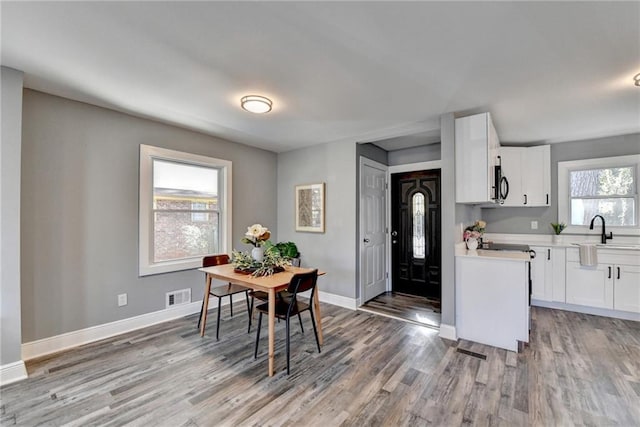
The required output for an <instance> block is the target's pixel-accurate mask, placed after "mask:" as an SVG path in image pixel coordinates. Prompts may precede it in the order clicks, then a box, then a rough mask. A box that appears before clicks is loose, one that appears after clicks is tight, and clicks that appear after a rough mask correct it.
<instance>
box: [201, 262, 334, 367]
mask: <svg viewBox="0 0 640 427" xmlns="http://www.w3.org/2000/svg"><path fill="white" fill-rule="evenodd" d="M199 270H200V271H202V272H204V273H205V275H206V284H205V292H204V307H209V291H210V290H211V281H212V280H213V279H218V280H222V281H224V282H230V283H237V284H240V285H244V286H247V287H249V288H252V289H254V290H259V291H264V292H267V294H268V295H269V302H268V305H269V376H273V371H274V362H275V320H276V316H275V310H276V294H277V293H278V292H280V291H283V290H285V289H287V287H288V286H289V282H290V281H291V278H292V277H293V275H294V274H296V273H308V272H310V271H313V269H311V268H301V267H293V266H287V267H286V269H285V271H283V272H280V273H275V274H273V275H271V276H262V277H254V276H252V275H251V274H244V273H237V272H235V271H234V267H233V264H224V265H216V266H214V267H203V268H200V269H199ZM324 274H326V273H325V272H323V271H318V276H322V275H324ZM314 292H315V295H314V297H313V311H314V312H315V316H316V323H317V327H318V340H319V341H320V345H322V343H323V338H322V315H321V313H320V300H319V298H318V286H316V287H315V290H314ZM249 315H251V314H249ZM206 322H207V310H202V318H201V321H200V336H204V329H205V325H206Z"/></svg>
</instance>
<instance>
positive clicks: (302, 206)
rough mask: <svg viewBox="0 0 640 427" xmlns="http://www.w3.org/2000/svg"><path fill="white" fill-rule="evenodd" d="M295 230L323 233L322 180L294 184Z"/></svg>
mask: <svg viewBox="0 0 640 427" xmlns="http://www.w3.org/2000/svg"><path fill="white" fill-rule="evenodd" d="M296 231H307V232H311V233H324V182H322V183H319V184H303V185H296Z"/></svg>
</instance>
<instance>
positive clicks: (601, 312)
mask: <svg viewBox="0 0 640 427" xmlns="http://www.w3.org/2000/svg"><path fill="white" fill-rule="evenodd" d="M531 305H533V306H536V307H545V308H553V309H556V310H564V311H575V312H577V313H584V314H593V315H594V316H604V317H613V318H614V319H623V320H635V321H636V322H640V313H631V312H629V311H618V310H608V309H606V308H597V307H586V306H582V305H575V304H566V303H562V302H551V301H540V300H536V299H532V300H531Z"/></svg>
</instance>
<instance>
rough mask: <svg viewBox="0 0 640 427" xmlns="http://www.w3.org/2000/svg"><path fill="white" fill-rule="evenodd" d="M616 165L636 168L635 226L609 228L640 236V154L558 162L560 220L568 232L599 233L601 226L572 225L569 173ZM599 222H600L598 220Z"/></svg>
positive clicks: (616, 231)
mask: <svg viewBox="0 0 640 427" xmlns="http://www.w3.org/2000/svg"><path fill="white" fill-rule="evenodd" d="M616 167H633V168H634V169H635V171H634V176H635V180H636V182H635V184H636V192H635V200H636V202H635V205H636V206H635V215H636V226H635V227H621V226H615V225H609V224H607V230H609V229H612V230H613V231H614V234H620V235H628V236H640V206H639V205H638V202H639V200H638V197H639V195H640V179H639V178H640V174H639V173H638V172H640V154H631V155H628V156H617V157H602V158H597V159H586V160H572V161H567V162H558V222H564V223H565V224H568V225H567V228H566V229H565V231H564V232H565V233H567V234H593V235H599V234H600V233H601V231H600V228H599V227H598V229H597V230H589V226H588V225H582V226H578V225H570V222H571V217H570V214H571V206H570V204H571V193H570V190H569V174H570V172H571V171H575V170H584V169H607V168H616ZM598 224H600V223H599V222H598Z"/></svg>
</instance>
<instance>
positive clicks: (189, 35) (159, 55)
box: [0, 1, 640, 152]
mask: <svg viewBox="0 0 640 427" xmlns="http://www.w3.org/2000/svg"><path fill="white" fill-rule="evenodd" d="M0 7H1V19H2V34H1V35H2V55H1V59H2V65H5V66H9V67H12V68H16V69H20V70H23V71H24V72H25V86H26V87H28V88H32V89H36V90H40V91H43V92H48V93H52V94H55V95H60V96H64V97H67V98H71V99H76V100H79V101H84V102H88V103H91V104H95V105H101V106H105V107H108V108H113V109H116V110H120V111H124V112H128V113H131V114H135V115H139V116H143V117H150V118H154V119H157V120H161V121H165V122H169V123H173V124H176V125H180V126H183V127H187V128H191V129H196V130H198V131H201V132H205V133H208V134H212V135H216V136H219V137H223V138H227V139H230V140H233V141H238V142H243V143H246V144H249V145H254V146H257V147H262V148H265V149H268V150H272V151H276V152H281V151H286V150H290V149H295V148H298V147H304V146H309V145H314V144H318V143H326V142H339V141H345V142H346V141H349V142H354V141H357V142H363V141H375V140H381V139H391V140H399V139H398V137H400V136H404V135H413V134H422V133H424V134H427V135H433V134H434V133H437V129H438V128H439V116H440V115H441V114H442V113H446V112H459V113H475V112H481V111H490V112H491V113H492V115H493V117H494V122H495V124H496V128H497V130H498V133H499V135H500V138H501V140H503V141H507V142H512V143H520V142H523V143H524V142H540V141H544V142H560V141H567V140H577V139H585V138H592V137H600V136H608V135H618V134H626V133H632V132H639V131H640V88H638V87H635V86H633V76H634V75H635V74H636V73H638V72H640V2H614V3H612V2H581V3H575V2H566V3H565V2H544V3H535V2H470V3H466V2H449V3H446V2H324V3H321V2H189V3H184V2H159V3H156V2H153V3H151V2H66V3H58V2H37V3H35V2H17V3H12V2H7V1H2V3H1V6H0ZM246 94H262V95H265V96H268V97H269V98H271V99H272V100H273V102H274V108H273V111H272V112H271V113H269V114H266V115H253V114H250V113H247V112H244V111H243V110H241V109H240V107H239V100H240V97H241V96H243V95H246ZM391 145H392V148H393V144H391Z"/></svg>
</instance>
